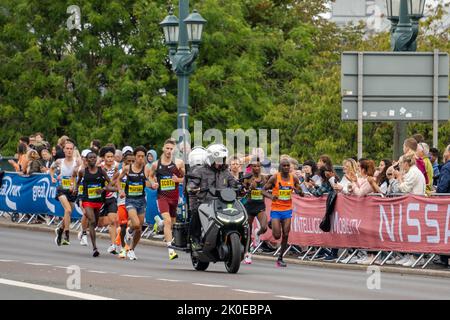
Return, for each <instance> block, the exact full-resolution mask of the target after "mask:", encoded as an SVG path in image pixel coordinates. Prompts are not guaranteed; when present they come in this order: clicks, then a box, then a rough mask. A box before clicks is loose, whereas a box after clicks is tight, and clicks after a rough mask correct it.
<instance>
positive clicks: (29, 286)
mask: <svg viewBox="0 0 450 320" xmlns="http://www.w3.org/2000/svg"><path fill="white" fill-rule="evenodd" d="M0 284H5V285H8V286H14V287H20V288H27V289H33V290H38V291H44V292H49V293H54V294H59V295H63V296H68V297H73V298H79V299H84V300H115V299H112V298H107V297H102V296H97V295H93V294H88V293H83V292H78V291H71V290H65V289H58V288H52V287H47V286H41V285H37V284H31V283H26V282H19V281H13V280H8V279H2V278H0Z"/></svg>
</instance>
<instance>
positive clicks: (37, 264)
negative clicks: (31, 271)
mask: <svg viewBox="0 0 450 320" xmlns="http://www.w3.org/2000/svg"><path fill="white" fill-rule="evenodd" d="M25 264H28V265H30V266H51V264H48V263H39V262H26V263H25Z"/></svg>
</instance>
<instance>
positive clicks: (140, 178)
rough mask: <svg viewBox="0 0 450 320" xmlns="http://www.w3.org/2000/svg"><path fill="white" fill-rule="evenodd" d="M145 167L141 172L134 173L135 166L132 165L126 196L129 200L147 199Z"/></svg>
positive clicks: (126, 186)
mask: <svg viewBox="0 0 450 320" xmlns="http://www.w3.org/2000/svg"><path fill="white" fill-rule="evenodd" d="M144 170H145V166H144V167H143V168H142V170H141V172H139V173H135V172H133V165H130V171H129V172H128V177H127V182H126V185H125V194H126V195H127V198H128V199H139V198H143V197H145V173H144Z"/></svg>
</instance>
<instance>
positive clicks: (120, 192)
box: [50, 139, 301, 267]
mask: <svg viewBox="0 0 450 320" xmlns="http://www.w3.org/2000/svg"><path fill="white" fill-rule="evenodd" d="M175 147H176V141H175V140H173V139H168V140H166V141H165V143H164V147H163V149H162V155H161V158H160V159H159V160H158V161H154V162H153V163H149V164H147V162H146V155H147V150H146V149H145V148H144V147H143V146H138V147H136V148H134V149H133V148H132V147H129V146H127V147H125V148H123V149H122V156H123V157H122V162H121V163H117V162H116V161H115V160H114V155H115V149H114V147H103V148H101V149H100V151H99V155H97V154H96V153H95V152H94V151H91V150H89V149H86V150H83V151H82V153H81V161H80V160H77V159H75V158H74V156H73V152H74V148H75V146H74V144H73V143H72V142H67V143H66V144H65V146H64V149H63V151H64V155H65V158H64V159H58V160H57V161H55V162H54V163H53V165H52V167H51V169H50V175H51V176H52V181H53V183H57V184H58V188H57V190H58V191H57V196H56V197H57V199H58V200H59V201H60V202H61V204H62V206H63V208H64V218H63V224H62V225H61V227H59V228H57V229H56V230H55V233H56V238H55V243H56V245H58V246H61V245H69V244H70V239H69V227H70V222H71V213H72V211H73V209H74V206H75V203H77V202H78V204H79V207H80V208H81V210H82V212H83V217H82V221H81V226H82V230H81V231H80V232H79V234H78V239H79V240H80V244H81V245H83V246H87V245H88V241H87V233H88V231H89V236H90V240H91V243H92V250H93V252H92V255H93V256H94V257H98V256H99V255H100V253H99V250H98V248H97V243H96V232H95V229H96V228H97V227H106V226H108V227H109V234H110V240H111V245H110V247H109V248H108V250H107V252H108V253H110V254H118V256H119V258H122V259H125V258H128V259H130V260H136V259H137V257H136V254H135V249H136V247H137V245H138V243H139V240H140V238H141V233H142V226H143V224H144V218H145V212H146V205H147V204H146V196H145V188H146V187H147V188H151V189H153V190H157V205H158V210H159V212H160V214H161V216H162V218H163V221H164V240H165V242H166V244H167V246H168V254H169V259H170V260H173V259H176V258H177V257H178V255H177V253H176V252H175V250H173V249H172V248H170V247H171V245H172V240H173V239H172V227H173V224H174V223H175V222H176V218H177V208H178V201H179V197H180V195H179V184H180V183H182V182H183V179H184V175H185V165H184V162H183V161H182V160H173V158H174V157H173V155H174V151H175ZM251 173H252V175H251V177H249V178H248V179H245V180H244V181H243V185H244V188H245V189H244V190H245V193H246V195H245V208H246V211H247V214H248V220H249V221H248V222H249V226H250V234H252V226H253V222H254V219H255V218H257V219H258V222H259V225H260V228H259V230H258V231H257V232H256V234H255V237H256V242H259V236H260V235H262V234H264V233H265V232H266V230H267V227H268V226H269V227H271V229H272V235H273V237H274V238H275V239H276V240H279V239H280V238H281V250H280V253H279V257H278V260H277V266H279V267H285V266H286V263H285V262H284V261H283V255H284V253H285V251H286V249H287V241H288V236H289V232H290V225H291V217H292V193H293V192H296V193H298V194H301V187H300V182H299V180H298V178H297V177H296V176H295V175H293V174H292V169H291V165H290V162H289V161H288V160H287V159H282V160H281V161H280V168H279V172H278V173H276V174H274V175H272V176H271V177H270V178H268V177H267V176H265V175H262V173H261V162H260V161H259V159H255V160H254V161H252V163H251ZM270 190H271V192H269V191H270ZM264 198H269V199H271V200H272V203H271V214H270V217H271V221H270V222H269V223H268V222H267V217H266V205H265V199H264ZM244 263H246V264H250V263H252V257H251V254H250V253H247V254H246V255H245V259H244Z"/></svg>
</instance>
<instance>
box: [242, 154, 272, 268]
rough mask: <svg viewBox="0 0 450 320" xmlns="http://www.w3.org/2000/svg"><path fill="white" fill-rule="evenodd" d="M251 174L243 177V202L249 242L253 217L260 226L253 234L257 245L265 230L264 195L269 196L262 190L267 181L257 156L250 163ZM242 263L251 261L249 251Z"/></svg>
mask: <svg viewBox="0 0 450 320" xmlns="http://www.w3.org/2000/svg"><path fill="white" fill-rule="evenodd" d="M252 174H253V176H252V177H251V178H250V179H245V180H244V183H243V184H244V187H245V189H246V190H248V191H249V192H248V196H247V202H246V203H245V210H246V211H247V214H248V224H249V243H251V241H252V227H253V221H254V220H255V217H257V218H258V221H259V224H260V228H259V230H258V231H257V232H256V235H255V240H256V243H257V245H258V244H259V236H260V235H262V234H264V233H265V232H266V231H267V217H266V205H265V203H264V197H268V198H271V196H270V194H269V193H267V192H266V191H265V190H263V189H264V186H265V184H266V183H267V177H265V176H262V175H261V162H260V161H259V158H257V159H256V161H253V163H252ZM249 247H250V245H249ZM249 251H250V250H249ZM244 263H245V264H251V263H252V255H251V253H250V252H248V253H247V254H246V255H245V259H244Z"/></svg>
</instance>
